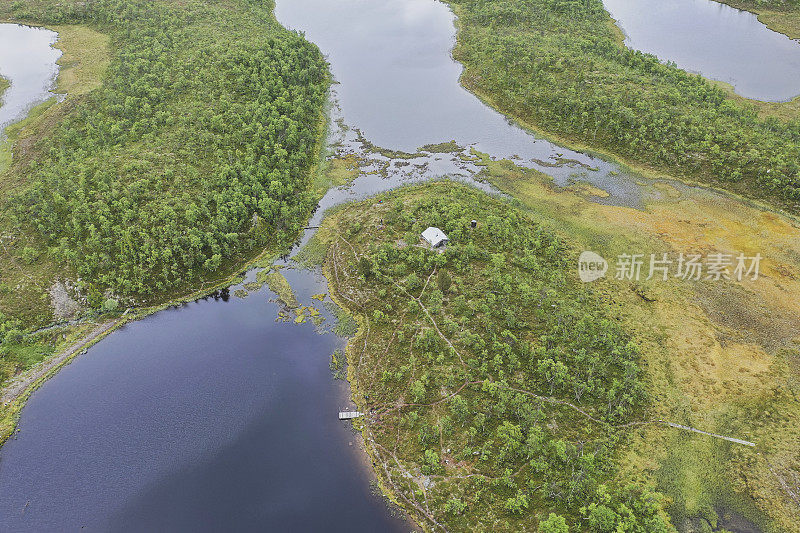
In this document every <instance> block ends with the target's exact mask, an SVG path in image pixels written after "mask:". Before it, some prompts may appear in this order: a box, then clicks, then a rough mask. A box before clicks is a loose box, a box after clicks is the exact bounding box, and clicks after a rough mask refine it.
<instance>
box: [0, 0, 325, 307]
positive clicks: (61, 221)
mask: <svg viewBox="0 0 800 533" xmlns="http://www.w3.org/2000/svg"><path fill="white" fill-rule="evenodd" d="M12 17H13V19H14V20H17V21H27V22H31V23H39V24H45V23H52V24H62V23H70V24H87V25H91V26H93V27H96V28H98V29H100V30H101V31H103V32H105V33H108V34H110V35H111V36H112V45H113V60H112V63H111V66H110V68H109V70H108V72H107V73H106V75H105V79H104V83H103V85H102V87H101V88H100V89H98V90H96V91H94V92H92V93H91V94H90V95H89V96H88V97H87V98H85V99H83V100H81V101H80V102H79V104H78V105H76V106H75V109H73V110H71V112H70V113H69V114H68V115H67V117H66V118H65V119H64V120H62V121H61V122H60V123H59V124H58V125H57V126H56V127H55V128H54V130H53V131H52V133H51V134H50V135H47V136H46V137H43V138H41V139H40V140H39V142H38V145H37V146H36V148H35V150H36V153H37V156H38V157H31V158H28V159H27V160H26V161H24V162H22V163H19V164H17V165H16V166H14V167H13V168H12V169H11V171H10V172H12V173H15V174H17V175H20V176H24V181H25V186H24V187H23V188H22V190H19V191H15V192H14V193H13V194H10V195H9V197H8V198H7V199H6V201H5V202H4V204H3V207H2V209H3V214H4V225H6V226H7V227H11V228H14V229H15V230H17V231H21V232H33V233H34V234H35V235H36V236H38V238H39V240H38V242H39V243H40V245H41V247H40V248H39V249H34V250H32V251H31V252H30V256H31V257H36V256H38V255H46V256H47V257H49V258H51V259H53V260H54V261H56V262H58V263H63V264H66V265H70V266H71V267H72V268H73V269H74V272H75V273H76V274H77V276H78V277H80V278H82V279H83V280H88V282H89V283H90V284H91V285H92V286H91V287H90V288H89V290H88V292H89V293H92V292H94V293H99V292H101V291H105V290H107V289H110V290H112V291H113V292H114V293H116V294H119V295H123V296H131V295H139V296H148V297H150V298H153V295H154V293H155V295H158V294H163V293H164V292H165V291H170V290H175V289H182V288H184V287H186V286H187V284H189V283H192V282H197V281H198V280H201V279H204V278H207V277H209V276H214V275H216V274H214V273H215V272H217V271H219V270H220V269H221V268H224V267H225V266H226V265H227V266H229V265H230V263H231V261H232V260H235V259H237V258H239V257H241V256H245V255H247V254H248V253H252V251H254V250H259V249H263V248H264V247H265V246H270V245H272V246H276V247H277V246H278V245H282V246H285V245H286V244H287V243H290V242H291V241H292V240H293V239H294V238H295V235H296V233H297V231H298V228H299V227H300V226H301V225H302V221H303V220H304V219H305V217H306V216H307V214H308V213H309V212H310V210H311V209H312V207H313V205H314V204H315V199H314V197H313V196H312V194H311V193H310V191H309V189H310V179H309V169H310V168H311V166H312V165H313V164H314V163H315V160H316V153H317V152H316V150H317V148H318V143H319V140H320V137H321V131H322V127H324V118H323V106H324V101H325V98H326V91H327V87H328V74H327V66H326V64H325V62H324V60H323V58H322V56H321V54H320V52H319V50H318V49H317V48H316V47H315V46H313V45H311V44H309V43H308V42H306V41H305V40H304V39H303V38H302V36H300V35H299V34H297V33H294V32H290V31H287V30H285V29H283V28H281V27H280V26H279V25H278V24H277V22H276V21H275V20H274V18H273V16H272V4H271V3H269V2H259V1H255V0H254V1H247V0H232V1H229V2H192V1H189V2H181V3H175V2H165V1H157V2H150V1H144V0H93V1H90V2H74V3H66V4H65V3H49V2H38V1H36V2H23V1H17V2H14V3H13V4H12Z"/></svg>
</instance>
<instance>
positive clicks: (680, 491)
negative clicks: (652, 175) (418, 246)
mask: <svg viewBox="0 0 800 533" xmlns="http://www.w3.org/2000/svg"><path fill="white" fill-rule="evenodd" d="M487 165H488V166H487V168H486V170H485V177H486V179H487V180H488V181H490V182H491V183H493V184H494V185H496V186H497V187H498V188H500V189H501V190H502V191H504V192H506V193H508V194H510V195H512V196H513V197H514V198H516V199H517V201H518V202H519V203H520V205H521V206H522V207H523V208H524V209H525V210H526V211H527V212H528V213H529V215H530V216H531V217H532V218H533V219H534V220H536V221H538V222H540V223H542V224H543V225H546V226H547V227H549V228H551V229H553V230H554V231H555V232H556V233H557V234H559V235H563V236H565V238H569V239H571V240H573V241H575V242H576V243H579V246H581V247H585V249H591V250H595V251H597V252H598V253H600V254H601V255H603V256H604V257H606V258H612V257H615V256H617V255H618V254H620V253H633V252H632V250H640V251H641V252H642V253H652V252H655V253H659V252H662V251H669V252H670V253H671V254H673V255H675V254H678V253H685V254H689V253H705V254H708V253H715V252H719V253H731V254H735V253H739V252H744V253H748V254H749V253H756V252H760V253H761V254H762V255H763V256H764V257H765V258H766V259H765V262H764V264H763V265H762V275H761V277H760V278H759V279H758V280H757V281H751V282H746V283H742V284H739V283H734V282H721V283H717V282H713V283H712V282H686V281H682V280H674V279H672V280H670V281H668V282H664V283H661V282H658V283H653V281H652V280H651V281H650V282H642V283H639V284H631V283H630V282H623V283H622V284H620V282H619V281H617V280H605V281H603V284H606V287H607V288H606V290H608V291H610V293H611V294H613V295H614V297H615V299H617V300H618V301H619V304H620V305H619V307H618V313H619V316H620V318H621V319H622V320H623V321H624V323H625V324H626V325H627V328H628V329H629V330H630V331H633V332H635V333H634V338H635V339H636V341H637V343H638V344H639V346H640V347H641V352H642V354H643V355H644V359H645V361H646V362H645V363H644V364H643V367H644V368H646V369H647V378H645V379H644V381H645V382H646V383H647V388H648V391H649V393H650V397H651V398H653V400H654V403H653V405H652V407H651V409H652V416H654V417H656V418H660V419H664V420H670V421H673V422H676V421H677V423H682V424H686V425H690V426H693V427H700V428H713V429H711V430H710V431H714V432H717V433H721V434H726V435H731V434H735V435H739V436H740V437H741V438H747V439H749V440H752V441H754V442H756V443H757V452H756V453H753V452H751V451H750V450H748V449H746V448H744V447H737V446H735V445H734V446H731V445H729V444H727V443H724V442H712V441H709V440H708V439H706V438H703V437H697V436H693V435H683V434H676V433H675V431H674V430H672V429H665V428H661V427H658V426H647V427H646V428H643V429H642V430H641V431H640V432H639V433H638V434H637V436H636V438H634V439H632V440H631V443H630V445H629V447H628V450H629V453H628V455H627V456H626V458H625V459H623V460H622V464H623V465H627V466H625V467H623V470H626V471H627V473H628V474H629V475H630V476H631V477H632V478H638V477H640V476H641V477H644V478H645V479H656V480H657V481H658V486H657V487H658V489H659V490H660V491H662V492H664V493H665V494H667V495H668V496H669V497H670V498H671V500H672V502H673V503H672V505H671V506H670V512H671V514H672V515H673V517H675V523H676V525H679V526H680V527H681V529H683V530H687V531H691V530H693V529H692V528H693V527H698V526H697V524H696V521H697V517H698V515H702V514H703V513H708V510H709V509H711V510H713V509H730V508H734V509H738V510H739V512H740V513H742V514H744V515H746V516H748V517H749V518H750V519H751V520H752V521H754V522H756V523H759V524H761V525H762V526H763V527H764V528H765V529H767V530H774V531H797V530H798V528H797V524H798V523H799V521H800V512H798V506H797V503H796V500H795V499H793V498H794V497H793V496H792V494H795V495H796V494H797V491H798V489H800V483H799V481H800V480H798V479H797V477H796V476H797V474H796V472H797V471H798V469H800V464H798V462H797V459H796V458H797V457H798V456H800V449H798V442H800V434H798V427H800V426H799V425H798V421H800V402H799V401H798V399H799V398H800V388H799V387H800V380H798V379H797V377H796V376H797V373H798V370H800V322H799V321H798V320H797V317H798V316H800V304H799V303H798V302H800V298H798V296H800V283H798V279H800V276H798V274H800V244H799V243H800V224H799V223H798V222H797V221H796V220H794V219H787V218H784V217H782V216H780V215H777V214H775V213H771V212H769V211H768V210H763V209H761V208H759V207H757V206H748V205H746V204H744V203H742V202H740V201H739V200H737V199H735V198H730V199H725V198H719V197H717V196H713V195H710V194H705V193H702V192H701V191H693V192H692V193H691V194H685V193H683V194H682V193H681V192H679V191H678V190H677V189H675V188H674V187H672V186H671V185H668V184H656V185H655V186H654V187H653V188H654V190H653V191H651V193H653V194H658V195H659V196H660V199H658V200H653V201H651V202H650V203H649V204H648V206H647V208H646V209H645V210H643V211H638V210H634V209H629V208H622V207H611V206H602V205H597V204H594V203H591V202H589V201H587V200H586V199H585V198H583V197H582V196H581V195H580V194H579V193H577V194H576V193H572V192H570V191H565V190H561V189H558V188H555V187H553V186H552V185H551V182H550V180H549V179H548V178H546V177H544V176H542V175H540V174H538V173H536V172H532V171H529V170H525V169H521V168H518V167H515V166H514V165H513V164H512V163H510V162H489V163H488V164H487ZM642 295H645V296H646V298H643V297H642ZM759 406H760V407H759ZM778 413H780V414H779V415H778ZM681 420H682V421H683V422H680V421H681ZM793 472H794V474H793ZM720 514H721V515H722V514H723V513H722V512H720Z"/></svg>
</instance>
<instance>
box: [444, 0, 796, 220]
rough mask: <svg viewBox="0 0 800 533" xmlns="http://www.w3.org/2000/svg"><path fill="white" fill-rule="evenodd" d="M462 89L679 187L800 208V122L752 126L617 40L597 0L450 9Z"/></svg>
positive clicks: (742, 114) (515, 0)
mask: <svg viewBox="0 0 800 533" xmlns="http://www.w3.org/2000/svg"><path fill="white" fill-rule="evenodd" d="M450 3H452V4H454V5H455V6H456V7H457V11H458V14H459V15H460V27H461V33H460V36H459V46H458V49H457V57H458V58H459V59H460V60H462V61H463V62H464V63H465V64H466V65H467V66H468V67H469V69H470V70H469V72H470V76H469V77H468V78H467V79H466V82H467V83H468V84H469V85H471V86H472V87H474V88H476V89H478V90H480V91H482V92H484V93H487V94H489V95H491V96H492V98H493V99H494V100H495V102H496V103H497V104H498V106H499V107H500V108H501V109H502V110H504V111H506V112H508V113H510V114H512V115H515V116H520V117H522V118H523V119H526V120H528V121H530V122H532V123H534V124H536V125H537V126H539V127H541V128H543V129H544V130H546V131H549V132H554V133H556V134H558V135H561V136H565V137H568V138H571V139H576V140H580V141H581V142H585V143H588V144H590V145H591V146H594V147H599V148H602V149H605V150H609V151H611V152H613V153H615V154H620V155H622V156H624V157H625V158H627V159H629V160H632V161H636V162H641V163H645V164H647V165H651V166H654V167H656V168H659V169H663V170H666V171H669V172H670V173H672V174H674V175H678V176H682V177H688V178H692V179H698V180H703V181H710V182H713V183H719V184H722V185H724V186H727V187H731V188H733V189H735V190H737V191H742V192H747V193H749V194H752V195H755V196H763V197H771V198H775V199H777V200H779V201H781V202H785V203H786V204H789V205H795V206H796V205H800V120H797V119H795V120H793V121H791V122H784V121H780V120H778V119H775V118H772V117H768V118H766V119H762V118H759V117H758V115H757V113H756V111H755V108H754V107H752V106H746V105H743V104H737V103H735V102H734V101H733V100H732V99H731V98H728V97H727V96H726V93H725V92H724V91H723V90H722V89H720V88H717V87H714V86H712V85H711V84H710V83H709V82H707V81H706V80H704V79H703V78H701V77H700V76H697V75H693V74H688V73H686V72H685V71H683V70H681V69H679V68H677V67H676V66H675V65H674V64H670V63H666V64H665V63H661V62H659V61H658V59H657V58H656V57H655V56H652V55H649V54H644V53H641V52H638V51H633V50H629V49H627V48H625V47H624V46H622V45H621V44H620V43H618V42H617V41H616V40H615V37H614V33H613V31H612V28H611V21H610V19H609V16H608V14H607V13H606V11H605V10H604V9H603V4H602V1H601V0H452V1H451V2H450Z"/></svg>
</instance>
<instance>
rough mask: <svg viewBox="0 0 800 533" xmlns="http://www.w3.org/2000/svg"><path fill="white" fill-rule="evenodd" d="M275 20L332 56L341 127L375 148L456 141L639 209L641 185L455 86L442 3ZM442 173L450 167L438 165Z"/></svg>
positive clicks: (354, 6)
mask: <svg viewBox="0 0 800 533" xmlns="http://www.w3.org/2000/svg"><path fill="white" fill-rule="evenodd" d="M275 14H276V16H277V17H278V20H279V21H280V22H281V23H282V24H283V25H284V26H287V27H289V28H292V29H296V30H298V31H302V32H304V33H305V35H306V38H308V39H309V40H310V41H312V42H314V43H316V44H317V45H318V46H319V47H320V49H321V50H322V52H323V53H324V54H325V55H326V56H327V57H328V59H329V61H330V63H331V70H332V71H333V75H334V77H335V78H336V80H337V81H338V82H339V83H340V85H336V86H335V90H336V96H337V100H338V102H339V104H340V106H341V112H342V115H343V117H344V119H345V121H346V123H347V124H348V125H350V126H353V127H356V128H358V129H359V130H360V131H361V132H362V133H363V135H364V136H365V137H366V138H367V139H369V141H371V142H372V143H374V144H376V145H378V146H382V147H385V148H391V149H394V150H404V151H410V152H413V151H415V150H416V149H417V148H418V147H420V146H423V145H425V144H431V143H440V142H446V141H449V140H451V139H452V140H455V141H457V143H458V144H460V145H462V146H464V147H465V148H466V149H467V150H468V149H469V148H472V147H474V148H475V149H477V150H479V151H481V152H484V153H488V154H491V155H492V156H494V157H498V158H513V159H514V161H515V163H517V164H519V165H523V166H527V167H531V168H536V169H538V170H540V171H542V172H544V173H545V174H548V175H550V176H552V177H553V179H554V180H555V182H556V183H557V184H559V185H566V184H568V183H569V182H570V181H571V180H580V181H587V182H590V183H592V184H593V185H595V186H597V187H599V188H600V189H603V190H605V191H607V192H608V193H609V196H608V197H606V198H602V199H600V198H598V199H597V201H600V202H603V203H609V204H614V205H629V206H634V207H638V206H641V205H642V203H643V194H645V193H644V192H643V190H642V187H641V186H640V184H641V183H642V182H647V180H645V179H643V178H641V177H639V176H633V175H630V174H628V173H627V172H626V171H624V170H623V169H621V168H619V167H618V166H616V165H613V164H611V163H608V162H606V161H603V160H602V159H600V158H597V157H594V156H591V155H587V154H584V153H580V152H575V151H573V150H569V149H567V148H564V147H562V146H558V145H556V144H554V143H552V142H549V141H547V140H545V139H541V138H537V137H536V136H534V135H532V134H530V133H529V132H527V131H525V130H523V129H521V128H519V127H517V126H516V125H514V124H512V123H510V122H509V121H508V120H507V119H506V118H505V117H504V116H503V115H501V114H500V113H497V112H496V111H494V110H493V109H491V108H489V107H487V106H486V105H484V104H483V102H481V101H480V100H479V99H478V98H476V97H475V96H474V95H472V94H471V93H469V92H468V91H467V90H466V89H464V88H463V87H461V85H460V84H459V82H458V79H459V76H460V74H461V71H462V66H461V64H459V63H457V62H455V61H453V59H452V56H451V54H450V51H451V49H452V47H453V44H454V42H455V26H454V16H453V13H452V12H451V11H450V9H449V8H448V7H447V6H446V5H445V4H442V3H440V2H436V1H431V0H383V1H380V2H376V1H373V0H337V1H336V2H331V1H329V0H278V2H277V6H276V10H275ZM450 162H451V164H452V165H453V166H456V167H458V166H459V165H460V162H461V158H460V157H459V154H455V155H451V157H450ZM438 167H439V169H444V168H445V167H446V165H445V164H444V163H443V162H442V161H439V162H438ZM456 174H458V172H456ZM428 175H429V176H430V175H431V173H430V172H429V173H428ZM433 175H434V176H436V175H441V174H439V173H433ZM649 194H657V193H652V191H651V192H650V193H649Z"/></svg>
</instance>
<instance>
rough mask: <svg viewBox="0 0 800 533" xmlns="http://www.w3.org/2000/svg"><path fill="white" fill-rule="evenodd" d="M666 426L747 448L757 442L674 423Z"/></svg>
mask: <svg viewBox="0 0 800 533" xmlns="http://www.w3.org/2000/svg"><path fill="white" fill-rule="evenodd" d="M659 422H664V421H663V420H659ZM664 424H666V425H668V426H672V427H674V428H678V429H683V430H686V431H694V432H695V433H700V434H702V435H708V436H709V437H715V438H717V439H723V440H727V441H729V442H735V443H736V444H744V445H745V446H755V445H756V443H755V442H750V441H749V440H742V439H735V438H733V437H726V436H725V435H718V434H717V433H709V432H708V431H703V430H702V429H696V428H693V427H689V426H682V425H680V424H673V423H672V422H664Z"/></svg>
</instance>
